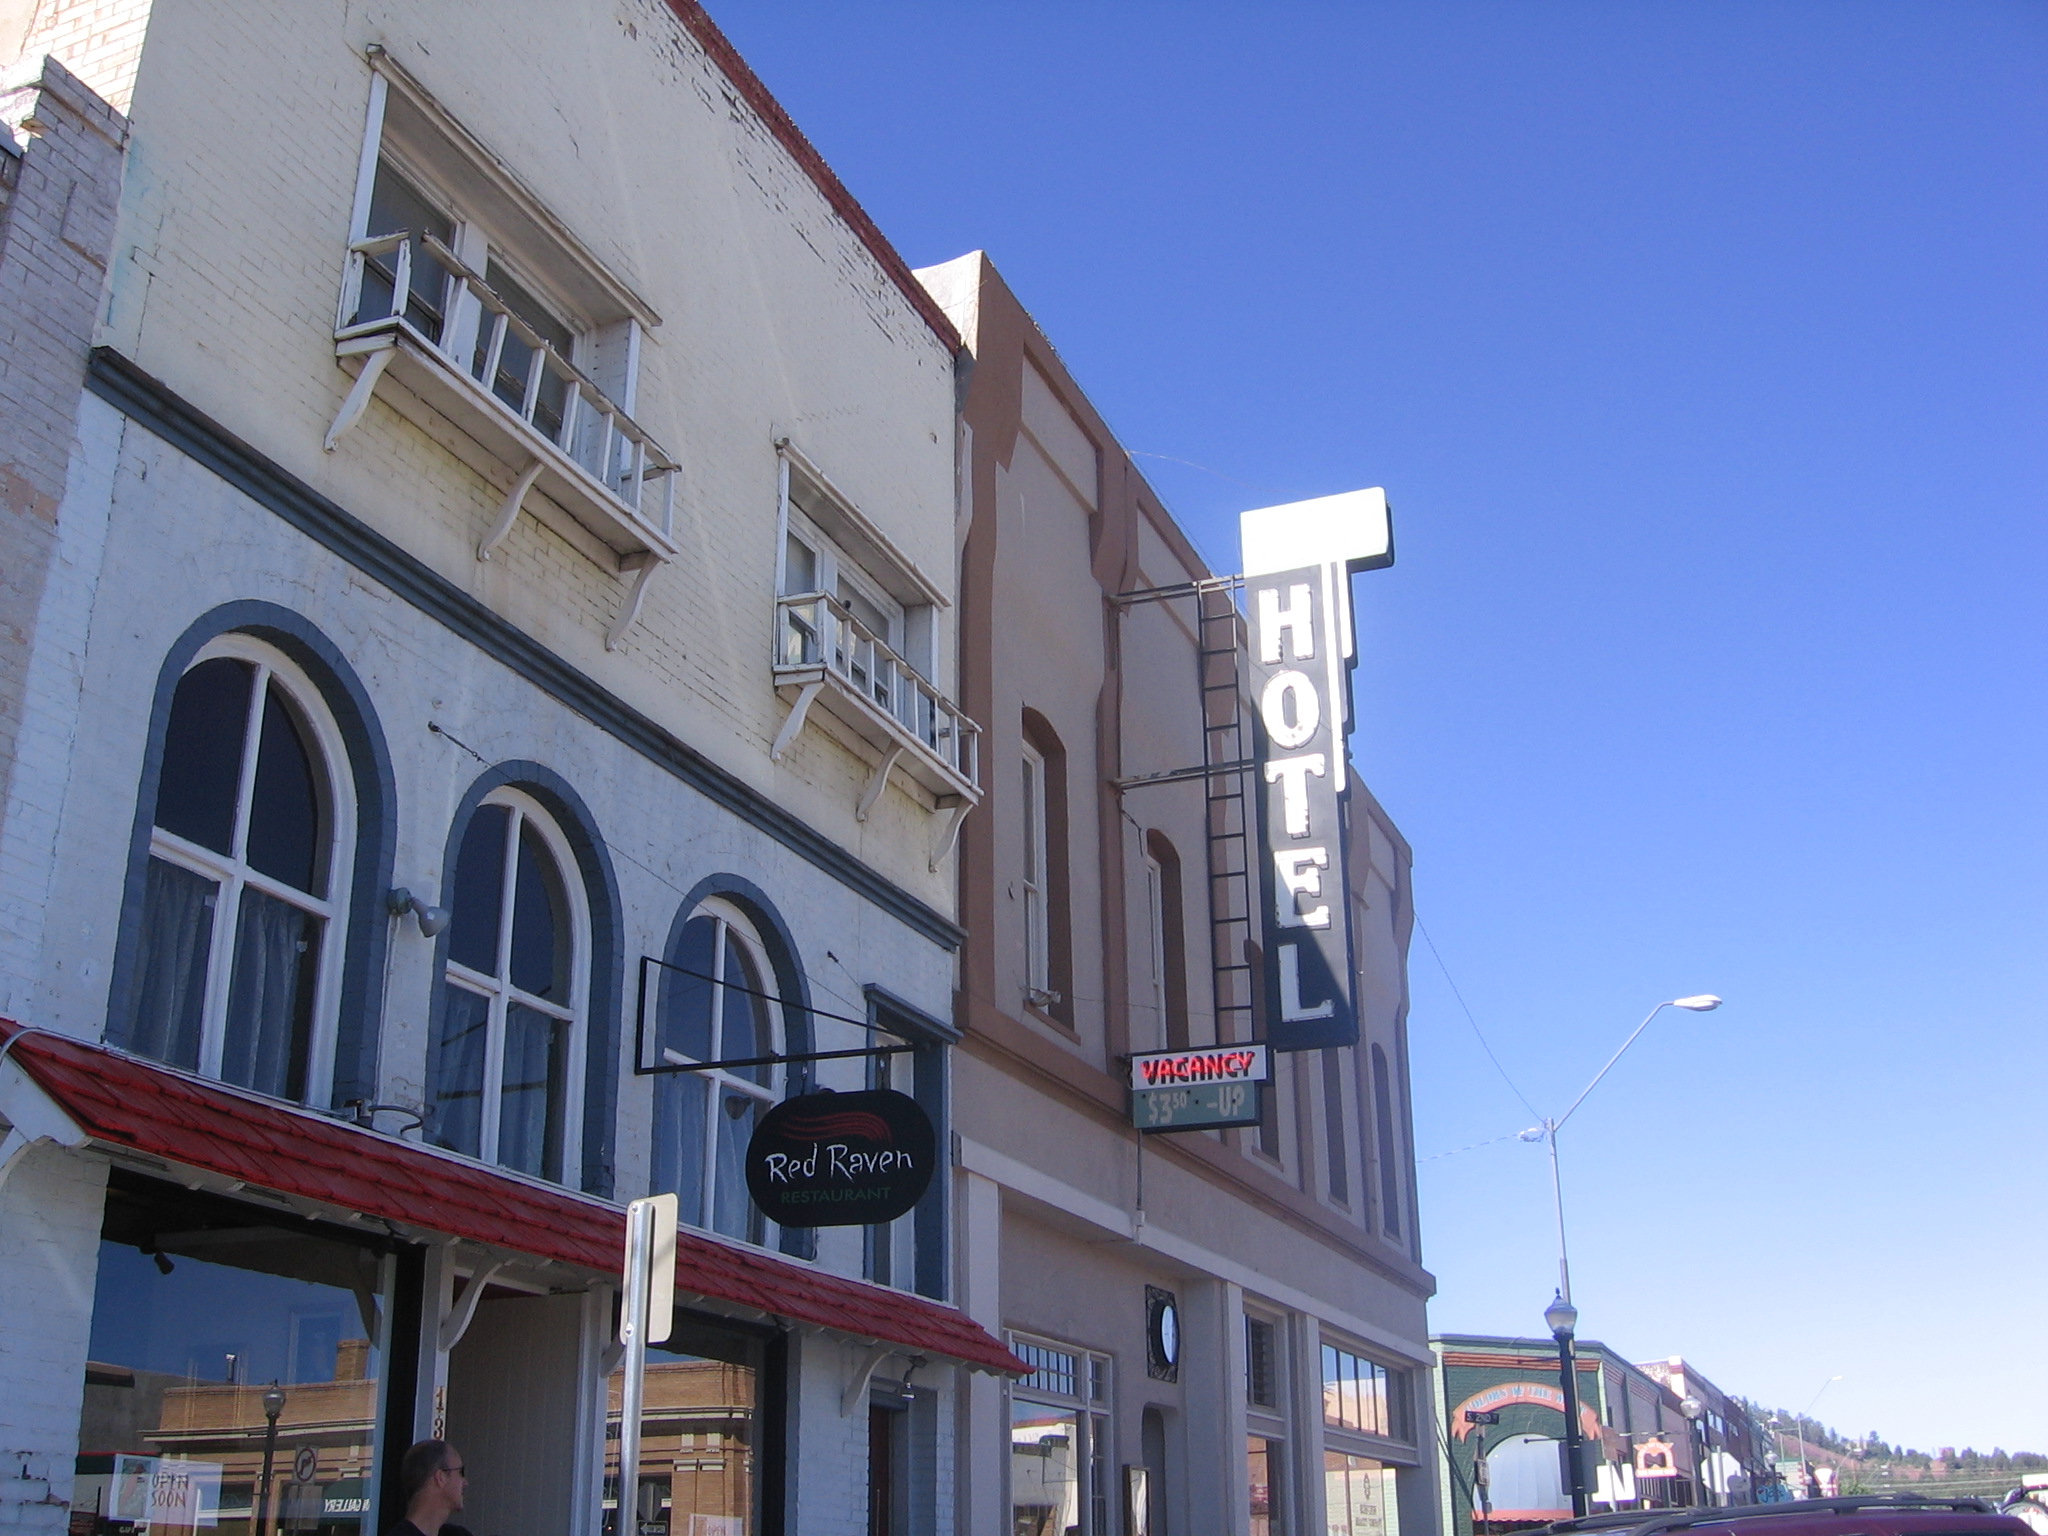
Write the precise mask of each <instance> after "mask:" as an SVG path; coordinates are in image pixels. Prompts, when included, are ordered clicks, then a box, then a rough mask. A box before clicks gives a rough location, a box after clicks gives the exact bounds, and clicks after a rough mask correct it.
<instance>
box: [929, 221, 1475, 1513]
mask: <svg viewBox="0 0 2048 1536" xmlns="http://www.w3.org/2000/svg"><path fill="white" fill-rule="evenodd" d="M919 275H920V276H921V277H922V279H923V280H924V282H925V283H926V284H927V285H928V286H929V287H930V289H931V291H932V292H933V293H934V294H935V295H937V296H938V297H940V298H941V300H942V301H943V302H944V304H945V306H946V310H947V313H948V314H949V315H950V316H951V317H952V319H953V321H954V323H955V324H956V325H957V326H958V327H959V329H960V331H961V334H962V336H963V337H964V338H965V340H966V344H967V346H968V348H969V350H970V351H971V352H972V354H973V358H974V368H973V372H972V375H971V378H970V384H969V388H968V392H967V397H966V404H965V408H964V412H963V420H962V429H961V456H962V462H963V470H962V480H963V483H964V485H965V486H966V492H965V502H964V505H963V509H962V514H961V517H962V527H961V538H960V544H961V574H960V593H961V618H960V626H961V628H960V633H961V647H962V654H961V664H960V679H961V683H960V687H961V699H962V702H963V704H964V706H965V707H966V708H967V710H968V711H969V713H970V714H972V715H973V716H974V717H975V718H976V719H977V720H979V721H980V722H981V723H982V726H983V730H984V746H983V765H984V772H983V778H984V785H983V788H984V795H985V799H984V801H983V804H982V807H981V808H980V809H979V810H978V811H977V812H976V813H975V815H974V816H972V817H971V818H969V820H968V821H967V824H966V827H965V831H964V833H963V836H962V841H961V864H960V879H961V920H962V923H963V925H964V926H965V928H966V929H967V934H968V938H967V942H966V945H965V947H964V948H963V950H962V956H961V976H960V982H959V990H958V994H957V1002H956V1016H957V1019H958V1022H959V1024H960V1027H961V1030H962V1042H961V1045H960V1047H959V1048H958V1051H957V1053H956V1064H955V1074H954V1104H953V1111H954V1123H955V1126H956V1131H957V1136H956V1145H957V1148H958V1170H957V1173H958V1193H957V1210H958V1212H959V1221H958V1231H957V1237H956V1242H957V1251H958V1260H957V1262H958V1271H959V1285H960V1296H961V1300H962V1303H963V1304H964V1305H965V1306H966V1308H967V1309H968V1311H969V1312H970V1313H971V1314H972V1315H973V1316H974V1317H975V1318H977V1319H978V1320H979V1321H980V1322H982V1323H983V1324H984V1325H985V1326H987V1327H988V1328H990V1329H991V1330H1000V1331H1001V1332H1002V1333H1003V1334H1004V1336H1005V1337H1006V1338H1007V1339H1009V1340H1010V1342H1011V1343H1012V1345H1013V1347H1014V1348H1016V1349H1017V1351H1018V1352H1019V1353H1020V1354H1021V1355H1022V1356H1023V1357H1024V1358H1025V1360H1026V1361H1027V1362H1028V1363H1031V1364H1032V1365H1033V1366H1034V1367H1035V1370H1034V1374H1033V1375H1032V1376H1030V1377H1028V1378H1025V1379H1024V1380H1022V1381H1020V1382H1015V1383H1011V1384H1009V1385H1007V1386H1006V1385H1005V1384H1003V1383H1001V1382H999V1381H997V1380H994V1379H988V1380H983V1381H979V1382H977V1383H976V1384H974V1385H973V1386H972V1387H971V1388H970V1398H969V1403H970V1410H969V1424H968V1428H967V1432H966V1434H965V1436H964V1439H963V1447H962V1462H961V1473H960V1495H959V1496H960V1499H961V1518H962V1520H963V1522H964V1523H965V1524H966V1525H968V1526H969V1527H970V1528H972V1529H975V1530H980V1531H995V1530H1003V1529H1007V1530H1009V1531H1012V1532H1014V1533H1016V1536H1061V1533H1072V1536H1108V1533H1111V1532H1117V1531H1130V1532H1136V1531H1139V1530H1145V1531H1148V1532H1150V1533H1152V1536H1160V1533H1172V1536H1182V1533H1187V1536H1196V1533H1200V1536H1212V1533H1213V1536H1223V1533H1251V1536H1278V1533H1280V1532H1289V1533H1309V1532H1317V1531H1323V1530H1327V1531H1329V1532H1331V1533H1333V1536H1335V1533H1343V1536H1354V1533H1365V1532H1374V1533H1378V1532H1381V1531H1386V1532H1393V1531H1395V1530H1397V1529H1405V1530H1407V1531H1408V1532H1409V1533H1411V1536H1418V1533H1428V1532H1432V1531H1433V1530H1434V1529H1435V1527H1436V1517H1435V1512H1434V1507H1435V1493H1434V1483H1435V1479H1434V1477H1433V1476H1432V1474H1431V1473H1430V1471H1429V1470H1428V1464H1429V1462H1430V1459H1431V1458H1430V1447H1431V1443H1432V1437H1433V1429H1432V1418H1431V1405H1430V1394H1429V1392H1428V1390H1427V1379H1428V1372H1429V1363H1430V1354H1429V1343H1428V1335H1427V1330H1426V1326H1425V1322H1424V1304H1425V1301H1426V1299H1427V1297H1428V1296H1429V1294H1430V1291H1431V1289H1432V1281H1431V1279H1430V1277H1429V1275H1428V1274H1427V1272H1426V1271H1425V1270H1424V1269H1423V1268H1422V1267H1421V1263H1420V1249H1419V1246H1418V1241H1417V1235H1416V1215H1415V1203H1414V1188H1415V1186H1414V1166H1413V1153H1412V1148H1411V1144H1410V1139H1409V1116H1408V1096H1407V1047H1406V1036H1405V1025H1406V1012H1407V990H1406V951H1407V943H1408V935H1409V926H1410V922H1411V909H1410V895H1409V850H1408V846H1407V844H1406V842H1405V841H1403V839H1402V837H1401V835H1400V833H1399V831H1398V830H1396V828H1395V827H1394V825H1393V823H1392V822H1391V821H1390V820H1389V819H1388V817H1387V816H1386V814H1385V813H1384V811H1382V810H1381V809H1380V807H1379V806H1378V804H1377V803H1376V802H1375V801H1374V800H1373V799H1372V797H1371V795H1370V793H1369V792H1368V791H1367V790H1366V789H1365V787H1364V786H1363V785H1362V784H1358V783H1356V782H1355V781H1354V782H1353V783H1352V785H1351V792H1350V798H1349V805H1350V819H1349V827H1348V837H1349V843H1350V872H1351V887H1350V889H1349V890H1348V891H1346V892H1345V893H1344V894H1345V897H1346V899H1347V900H1348V901H1349V902H1350V903H1351V905H1352V909H1353V910H1352V914H1351V916H1352V922H1353V933H1354V945H1355V951H1354V953H1355V960H1356V967H1357V975H1356V977H1355V978H1354V986H1355V990H1356V996H1357V999H1358V1008H1359V1013H1360V1016H1361V1019H1362V1021H1363V1025H1362V1034H1361V1037H1360V1039H1359V1042H1358V1044H1357V1045H1356V1046H1354V1047H1350V1048H1346V1049H1338V1050H1326V1051H1310V1052H1304V1053H1297V1054H1291V1055H1283V1056H1278V1057H1277V1058H1276V1063H1277V1064H1276V1067H1275V1080H1274V1081H1273V1083H1272V1084H1271V1085H1270V1086H1269V1087H1268V1089H1267V1093H1266V1107H1265V1113H1264V1117H1263V1120H1262V1122H1261V1123H1260V1124H1258V1125H1254V1126H1248V1127H1245V1128H1241V1129H1225V1130H1210V1131H1196V1132H1189V1133H1173V1134H1155V1135H1149V1136H1146V1137H1143V1138H1141V1137H1140V1136H1139V1135H1138V1134H1137V1133H1136V1132H1135V1131H1134V1130H1133V1126H1132V1110H1131V1105H1130V1102H1129V1098H1128V1093H1127V1089H1126V1082H1127V1073H1126V1071H1125V1067H1124V1058H1125V1057H1126V1056H1127V1055H1128V1054H1129V1053H1132V1052H1141V1051H1148V1050H1162V1049H1168V1048H1178V1047H1197V1048H1198V1047H1202V1046H1209V1045H1215V1044H1218V1043H1228V1042H1232V1041H1243V1040H1251V1039H1256V1038H1259V1037H1260V1036H1261V1035H1262V1034H1263V1032H1264V1021H1263V1019H1262V1017H1261V1009H1260V1006H1259V1005H1258V1003H1257V1002H1256V1001H1255V998H1254V994H1255V993H1256V992H1257V988H1255V987H1254V986H1252V985H1251V981H1252V977H1253V970H1252V969H1251V968H1250V967H1252V966H1254V965H1255V964H1256V961H1257V958H1258V956H1257V946H1258V944H1259V943H1260V942H1261V940H1262V939H1263V937H1264V936H1263V935H1262V934H1261V933H1260V932H1259V931H1258V930H1257V926H1256V923H1255V922H1253V921H1248V920H1247V919H1246V914H1247V912H1248V911H1249V905H1248V893H1247V891H1246V890H1245V889H1244V885H1243V881H1242V880H1241V879H1239V880H1234V879H1233V877H1232V875H1231V874H1230V870H1231V869H1232V868H1233V867H1234V868H1236V869H1239V870H1241V869H1243V868H1244V867H1245V866H1244V864H1243V863H1242V860H1243V858H1244V852H1245V850H1244V846H1243V844H1242V843H1239V844H1237V845H1236V847H1235V851H1234V852H1233V851H1232V850H1231V848H1230V847H1228V846H1226V845H1228V844H1229V842H1230V840H1229V838H1228V837H1227V836H1226V835H1225V834H1227V833H1228V832H1229V831H1231V830H1232V828H1233V827H1239V826H1242V825H1243V822H1242V820H1241V819H1239V820H1236V821H1233V820H1232V818H1233V817H1234V816H1238V815H1239V812H1238V811H1237V810H1235V809H1233V802H1232V801H1230V800H1229V798H1228V797H1229V796H1230V795H1231V794H1232V793H1233V792H1234V788H1235V787H1236V786H1239V785H1241V783H1242V780H1243V778H1244V775H1243V774H1242V773H1241V772H1239V773H1234V774H1233V773H1204V772H1201V771H1199V770H1200V769H1201V766H1202V765H1203V764H1204V763H1205V760H1206V761H1209V762H1222V761H1226V760H1234V759H1240V758H1242V757H1243V756H1244V755H1245V751H1246V742H1247V741H1248V739H1249V729H1248V727H1246V726H1245V725H1244V724H1243V721H1242V710H1243V708H1244V706H1245V701H1244V699H1243V698H1242V692H1243V688H1242V679H1241V678H1239V677H1238V674H1237V672H1236V670H1235V667H1236V662H1235V656H1236V654H1237V648H1238V646H1239V644H1240V625H1239V621H1238V618H1237V610H1236V608H1235V606H1234V599H1233V594H1232V589H1231V587H1230V584H1229V583H1228V582H1218V581H1217V580H1216V579H1215V578H1216V574H1217V573H1213V572H1211V571H1210V570H1208V569H1207V568H1206V566H1205V565H1204V564H1203V562H1202V561H1201V559H1200V558H1199V557H1198V556H1197V555H1196V553H1195V551H1194V549H1193V547H1192V546H1191V545H1190V543H1189V542H1188V540H1187V538H1186V537H1185V535H1184V534H1183V533H1182V532H1181V530H1180V529H1179V528H1178V527H1176V526H1175V524H1174V522H1173V519H1172V518H1171V517H1170V516H1169V515H1168V514H1167V512H1166V511H1165V509H1164V507H1163V505H1162V504H1161V503H1160V501H1159V500H1158V498H1157V497H1156V496H1155V495H1154V493H1153V492H1152V490H1151V489H1150V487H1149V486H1147V485H1146V483H1145V482H1144V480H1143V478H1142V477H1141V476H1140V475H1139V474H1138V473H1137V471H1136V469H1135V468H1134V467H1133V465H1132V463H1131V461H1130V459H1129V458H1128V456H1127V455H1126V454H1125V453H1124V451H1123V450H1122V448H1121V447H1120V446H1119V445H1118V444H1117V442H1116V440H1115V438H1114V437H1113V436H1111V434H1110V433H1109V431H1108V429H1107V428H1106V427H1105V426H1104V424H1103V422H1102V420H1101V418H1100V416H1099V415H1097V413H1096V412H1095V410H1094V409H1093V408H1092V407H1091V406H1090V404H1089V402H1088V400H1087V398H1086V396H1085V395H1083V394H1082V392H1081V390H1080V388H1079V387H1078V386H1077V384H1076V383H1075V381H1074V380H1073V378H1072V377H1071V376H1070V375H1069V374H1068V372H1067V371H1066V369H1065V367H1064V366H1063V365H1062V364H1061V362H1060V360H1059V358H1058V356H1057V355H1056V353H1055V352H1054V350H1053V348H1052V347H1051V345H1050V344H1049V343H1048V342H1047V340H1046V338H1045V337H1044V336H1043V335H1042V334H1041V333H1040V332H1039V330H1038V328H1037V327H1036V325H1035V324H1034V323H1033V322H1032V320H1031V318H1030V316H1029V315H1028V314H1027V313H1026V312H1025V311H1024V309H1023V308H1022V306H1021V305H1020V304H1019V302H1018V301H1017V299H1016V298H1015V296H1014V295H1013V294H1012V293H1011V291H1010V290H1009V288H1008V287H1007V286H1006V285H1005V283H1004V282H1003V280H1002V278H1001V277H1000V276H999V275H998V274H997V273H996V271H995V269H994V267H993V266H992V265H991V264H990V262H989V261H988V260H987V258H985V257H984V256H982V255H980V254H978V253H977V254H975V255H970V256H966V257H963V258H961V259H959V260H958V261H954V262H951V263H948V264H947V265H945V266H942V267H938V268H933V269H929V270H926V271H923V272H921V273H920V274H919ZM1134 594H1136V596H1134ZM1205 653H1207V654H1205ZM1205 685H1207V686H1206V691H1205ZM1205 721H1206V722H1207V723H1208V725H1209V726H1210V727H1212V728H1213V729H1211V730H1210V731H1207V732H1205ZM1205 736H1206V737H1207V739H1206V740H1205ZM1205 752H1206V759H1205ZM1190 768H1194V769H1196V770H1197V771H1196V772H1194V773H1180V772H1178V771H1179V770H1187V769H1190ZM1161 776H1165V777H1163V778H1162V777H1161ZM1235 805H1237V806H1241V805H1242V802H1235ZM1212 829H1213V830H1214V831H1215V832H1216V833H1217V834H1218V836H1217V837H1216V838H1215V839H1213V842H1214V845H1215V846H1214V847H1213V849H1212V838H1211V835H1210V834H1211V831H1212ZM1212 854H1213V857H1212ZM1233 858H1235V859H1236V860H1238V861H1239V862H1237V863H1236V864H1235V865H1234V866H1233V864H1232V862H1231V861H1232V859H1233ZM1211 893H1214V899H1213V900H1212V898H1211ZM1169 1311H1170V1312H1171V1313H1172V1316H1173V1321H1172V1322H1170V1323H1167V1324H1166V1325H1165V1326H1166V1327H1167V1328H1168V1329H1177V1332H1178V1335H1179V1337H1178V1340H1177V1344H1178V1347H1177V1348H1174V1347H1172V1345H1173V1343H1174V1342H1176V1341H1170V1340H1167V1339H1164V1338H1162V1337H1161V1336H1160V1335H1161V1328H1162V1317H1163V1315H1165V1314H1166V1313H1168V1312H1169Z"/></svg>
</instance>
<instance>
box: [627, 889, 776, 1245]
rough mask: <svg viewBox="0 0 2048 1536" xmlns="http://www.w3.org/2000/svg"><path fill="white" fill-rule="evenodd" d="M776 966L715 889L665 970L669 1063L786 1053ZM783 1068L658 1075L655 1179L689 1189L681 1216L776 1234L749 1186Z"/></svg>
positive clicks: (724, 1228) (663, 1029)
mask: <svg viewBox="0 0 2048 1536" xmlns="http://www.w3.org/2000/svg"><path fill="white" fill-rule="evenodd" d="M774 976H775V973H774V970H773V969H772V968H771V966H770V965H769V962H768V954H767V949H766V946H765V945H764V944H763V942H762V938H761V933H760V930H759V929H758V928H757V927H756V926H755V925H754V923H753V921H752V919H750V918H749V917H748V916H747V914H746V913H745V912H743V911H741V910H740V908H739V907H737V906H736V905H734V904H733V903H731V902H729V901H725V900H721V899H719V898H715V897H714V898H712V899H710V900H708V901H706V902H704V903H703V904H702V905H701V906H699V907H697V908H696V910H695V911H693V912H692V913H691V914H690V917H689V920H688V921H687V922H685V923H684V924H683V926H682V931H681V933H680V934H679V935H678V936H677V939H676V942H675V944H674V946H673V948H672V949H671V951H670V953H669V956H668V968H666V969H664V970H663V971H662V973H661V995H660V1004H659V1008H658V1010H657V1014H656V1019H657V1028H658V1030H659V1036H658V1038H657V1040H656V1042H655V1043H656V1049H657V1051H658V1053H659V1055H660V1058H661V1059H662V1060H663V1061H665V1062H667V1063H668V1064H670V1065H672V1066H674V1065H681V1064H682V1063H685V1062H696V1061H743V1060H746V1059H748V1058H751V1057H758V1056H777V1055H781V1054H783V1043H782V1042H783V1038H784V1029H783V1019H782V1009H781V1007H780V1005H779V1004H778V1003H777V1002H776V1001H775V980H774ZM782 1073H783V1069H782V1067H781V1066H780V1065H778V1064H774V1063H768V1062H762V1063H759V1064H757V1065H754V1066H745V1067H720V1068H716V1069H714V1070H711V1071H708V1072H671V1073H667V1074H664V1075H663V1076H662V1077H660V1078H658V1079H657V1080H656V1086H655V1095H654V1167H653V1173H654V1188H656V1189H673V1190H675V1191H676V1192H677V1193H678V1194H680V1195H681V1196H682V1213H683V1220H685V1221H687V1222H690V1223H692V1224H694V1225H696V1226H700V1227H708V1228H710V1229H711V1230H712V1231H714V1232H721V1233H723V1234H724V1235H725V1236H727V1237H736V1238H739V1239H741V1240H742V1241H744V1242H750V1243H766V1242H767V1241H768V1240H769V1230H768V1222H767V1218H766V1217H764V1216H763V1215H762V1214H761V1212H760V1209H759V1208H758V1207H757V1206H756V1205H755V1204H754V1202H753V1200H752V1199H751V1198H750V1197H749V1195H748V1194H747V1181H746V1169H745V1157H746V1151H747V1142H748V1140H749V1139H750V1138H751V1137H752V1136H753V1134H754V1125H755V1123H756V1121H758V1120H759V1118H760V1116H761V1114H762V1113H763V1112H764V1111H765V1110H767V1108H768V1107H769V1106H770V1105H772V1104H773V1103H775V1101H776V1100H778V1099H780V1098H781V1097H782V1093H783V1077H782Z"/></svg>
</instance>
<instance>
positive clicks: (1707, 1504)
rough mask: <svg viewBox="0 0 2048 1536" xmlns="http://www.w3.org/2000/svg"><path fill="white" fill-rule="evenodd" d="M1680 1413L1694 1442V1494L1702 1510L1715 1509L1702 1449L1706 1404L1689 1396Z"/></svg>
mask: <svg viewBox="0 0 2048 1536" xmlns="http://www.w3.org/2000/svg"><path fill="white" fill-rule="evenodd" d="M1678 1411H1679V1412H1680V1413H1682V1414H1684V1415H1685V1429H1686V1437H1687V1438H1688V1439H1689V1440H1691V1441H1692V1480H1693V1483H1694V1484H1695V1486H1694V1488H1693V1492H1694V1493H1695V1494H1697V1495H1698V1496H1699V1502H1700V1507H1701V1508H1703V1509H1711V1508H1713V1507H1714V1495H1713V1490H1712V1488H1711V1487H1710V1485H1709V1484H1708V1481H1707V1458H1706V1453H1705V1451H1704V1450H1703V1449H1702V1446H1703V1445H1704V1443H1705V1442H1704V1440H1703V1439H1702V1435H1703V1431H1702V1430H1701V1429H1700V1415H1701V1414H1703V1413H1705V1412H1706V1411H1707V1410H1706V1404H1704V1403H1702V1402H1701V1401H1700V1400H1699V1399H1698V1398H1696V1397H1691V1396H1688V1397H1687V1398H1686V1399H1685V1400H1684V1401H1683V1402H1681V1403H1680V1404H1679V1405H1678Z"/></svg>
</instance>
